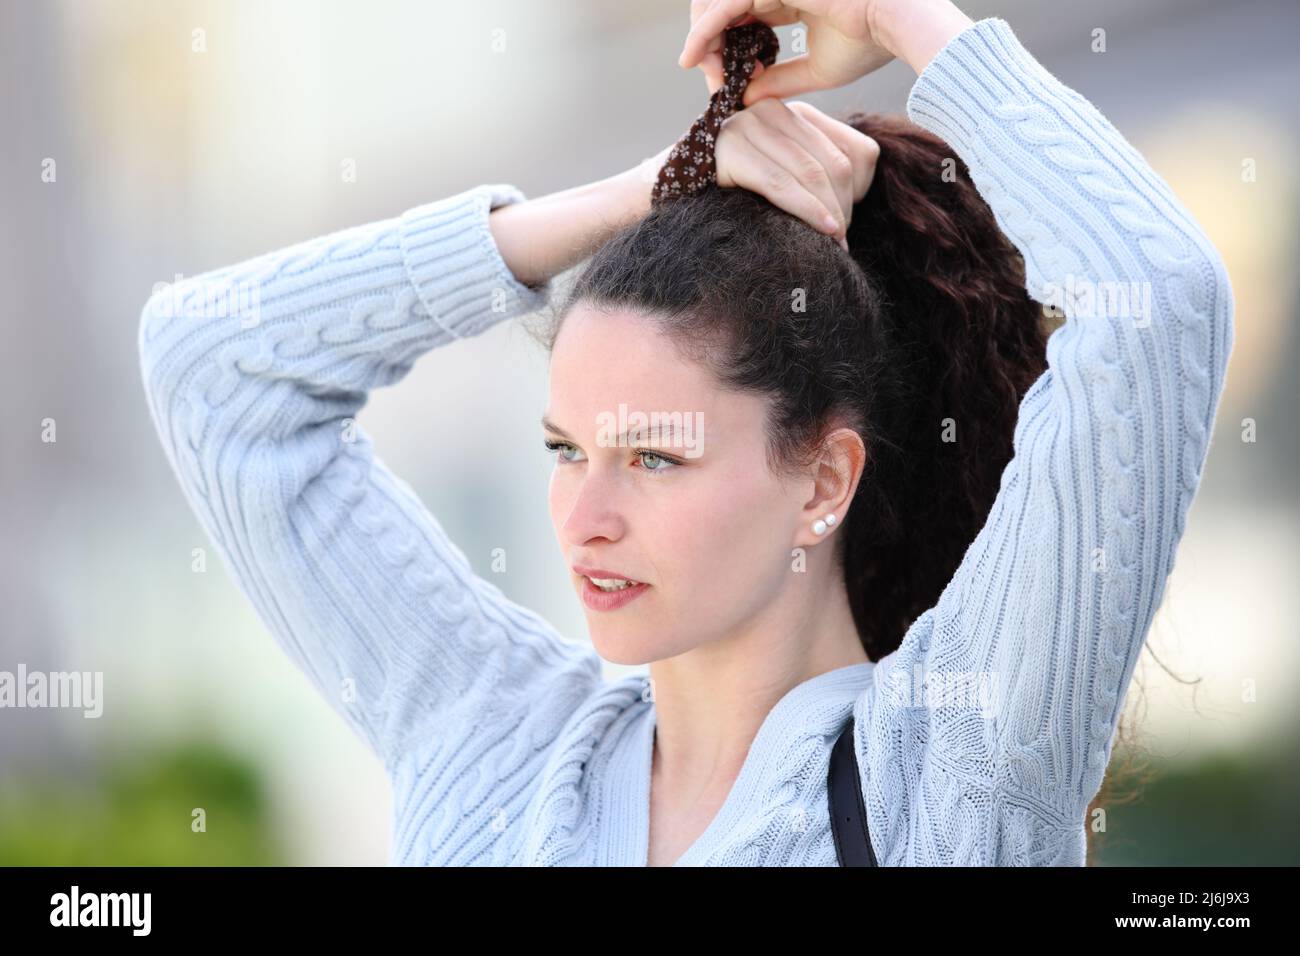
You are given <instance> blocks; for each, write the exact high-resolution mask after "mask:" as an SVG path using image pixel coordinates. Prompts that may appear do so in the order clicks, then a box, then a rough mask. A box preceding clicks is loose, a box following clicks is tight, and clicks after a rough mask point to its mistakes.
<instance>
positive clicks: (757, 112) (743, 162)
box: [714, 98, 880, 249]
mask: <svg viewBox="0 0 1300 956" xmlns="http://www.w3.org/2000/svg"><path fill="white" fill-rule="evenodd" d="M879 156H880V146H879V144H878V143H877V142H876V141H875V140H874V139H872V138H871V137H870V136H867V135H866V134H864V133H860V132H858V131H857V130H856V129H854V128H853V127H852V126H849V125H848V124H847V123H841V122H840V121H839V120H836V119H832V118H831V117H829V116H827V115H826V114H825V113H823V112H822V111H821V110H819V109H817V108H816V107H814V106H810V105H809V104H807V103H800V102H798V101H795V102H791V103H785V102H782V101H781V100H779V99H771V98H768V99H763V100H759V101H758V102H757V103H755V104H754V105H753V106H750V107H749V108H748V109H744V110H740V111H738V112H736V113H733V114H732V115H731V116H729V117H727V118H726V119H725V120H724V121H723V122H722V127H721V129H720V130H719V132H718V142H717V145H716V147H715V148H714V157H715V161H716V163H717V174H718V186H720V187H723V188H735V187H741V188H743V189H748V190H749V191H750V192H755V193H758V194H760V195H762V196H763V197H765V198H766V199H767V200H768V202H770V203H772V205H774V206H777V207H778V208H780V209H784V210H785V211H786V212H788V213H790V214H791V215H792V216H796V217H797V218H799V219H802V220H804V221H805V222H807V223H808V224H809V225H811V226H812V227H813V228H814V229H817V230H819V231H821V232H825V233H827V234H828V235H833V236H835V237H836V238H837V239H838V240H839V243H840V245H841V246H843V247H844V248H845V249H847V248H848V243H847V241H846V239H845V235H846V234H847V232H848V228H849V219H850V217H851V216H852V214H853V205H854V203H856V202H858V201H859V200H860V199H861V198H862V197H863V196H865V195H866V194H867V189H868V188H869V187H870V186H871V180H872V178H873V177H874V176H875V172H876V159H877V158H878V157H879Z"/></svg>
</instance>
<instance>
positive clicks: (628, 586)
mask: <svg viewBox="0 0 1300 956" xmlns="http://www.w3.org/2000/svg"><path fill="white" fill-rule="evenodd" d="M573 570H574V573H575V574H577V575H578V576H579V577H580V578H581V579H582V600H583V603H584V604H586V605H587V607H589V608H591V609H592V610H593V611H613V610H617V609H618V608H620V607H623V606H624V605H626V604H628V603H629V602H631V601H634V600H636V598H638V597H640V596H641V595H642V594H644V593H645V592H646V591H648V590H649V589H650V585H648V584H646V583H645V582H644V581H637V580H635V579H633V578H629V577H626V576H624V575H622V574H621V573H620V572H617V571H609V570H606V569H604V568H584V567H580V566H579V567H575V568H574V569H573Z"/></svg>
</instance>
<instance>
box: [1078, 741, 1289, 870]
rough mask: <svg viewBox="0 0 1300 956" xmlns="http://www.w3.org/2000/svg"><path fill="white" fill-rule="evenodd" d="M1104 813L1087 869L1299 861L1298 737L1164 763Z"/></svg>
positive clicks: (1270, 863) (1241, 864) (1250, 864)
mask: <svg viewBox="0 0 1300 956" xmlns="http://www.w3.org/2000/svg"><path fill="white" fill-rule="evenodd" d="M1135 796H1136V798H1135V799H1134V800H1133V801H1132V802H1130V803H1125V804H1122V805H1118V806H1114V807H1111V808H1109V809H1108V811H1107V817H1108V819H1107V827H1106V832H1105V833H1104V834H1100V835H1099V836H1100V840H1099V842H1098V844H1097V848H1096V851H1095V853H1094V854H1093V856H1092V858H1091V859H1090V861H1089V862H1090V864H1091V865H1093V866H1297V865H1300V817H1298V816H1297V813H1296V808H1297V807H1300V741H1298V740H1296V739H1292V740H1289V741H1280V742H1279V743H1278V744H1277V746H1275V747H1274V748H1270V749H1268V750H1262V751H1260V750H1256V751H1244V752H1241V753H1237V754H1219V755H1215V756H1212V757H1207V758H1205V759H1202V760H1197V761H1192V762H1186V763H1183V762H1173V763H1166V764H1164V765H1162V766H1160V767H1159V769H1158V770H1157V772H1156V774H1155V776H1154V778H1153V779H1152V780H1150V781H1148V782H1147V783H1145V784H1144V785H1142V786H1141V787H1140V788H1139V790H1138V792H1137V794H1136V795H1135Z"/></svg>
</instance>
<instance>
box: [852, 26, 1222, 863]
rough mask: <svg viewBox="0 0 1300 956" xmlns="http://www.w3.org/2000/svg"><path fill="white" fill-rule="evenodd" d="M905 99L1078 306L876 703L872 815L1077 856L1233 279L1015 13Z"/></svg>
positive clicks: (919, 853)
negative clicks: (919, 689) (956, 560)
mask: <svg viewBox="0 0 1300 956" xmlns="http://www.w3.org/2000/svg"><path fill="white" fill-rule="evenodd" d="M907 109H908V114H909V116H910V117H911V118H912V119H913V120H914V121H915V122H916V123H918V124H919V125H921V126H924V127H925V128H927V129H929V130H931V131H932V132H934V133H936V134H937V135H939V136H941V137H942V138H943V139H944V140H946V141H947V142H948V143H949V144H950V145H951V146H952V148H953V150H954V151H955V152H956V153H957V154H958V155H959V156H960V157H961V158H962V160H963V161H964V162H965V163H966V165H967V167H968V168H969V170H970V173H971V177H972V179H973V181H974V184H975V186H976V187H977V188H978V189H979V191H980V194H981V195H982V196H983V197H984V198H985V200H986V201H987V202H988V204H989V206H990V207H991V208H992V210H993V212H994V215H995V216H996V217H997V221H998V223H999V225H1000V226H1001V228H1002V230H1003V231H1004V232H1005V233H1006V234H1007V236H1008V237H1009V238H1010V239H1011V240H1012V241H1013V242H1014V243H1015V245H1016V247H1017V248H1018V249H1019V250H1020V252H1021V253H1022V254H1023V256H1024V260H1025V265H1026V273H1027V279H1026V285H1027V290H1028V293H1029V295H1030V296H1031V297H1032V298H1034V299H1036V300H1038V301H1040V302H1052V303H1054V304H1055V303H1063V308H1064V312H1065V314H1066V321H1065V324H1064V325H1063V326H1062V327H1061V328H1059V329H1057V330H1056V331H1055V332H1054V333H1053V334H1052V335H1051V337H1050V339H1049V341H1048V346H1047V359H1048V370H1047V371H1046V372H1044V374H1043V375H1042V376H1041V377H1040V378H1039V379H1038V380H1037V381H1036V382H1035V383H1034V385H1033V386H1032V387H1031V388H1030V389H1029V391H1028V393H1027V394H1026V395H1025V397H1024V400H1023V402H1022V403H1021V406H1020V412H1019V419H1018V422H1017V425H1016V429H1015V435H1014V457H1013V459H1012V460H1011V462H1010V463H1009V464H1008V465H1007V468H1006V470H1005V471H1004V473H1003V475H1002V483H1001V487H1000V490H999V493H998V495H997V498H996V500H995V502H994V504H993V507H992V510H991V512H990V515H989V518H988V521H987V523H986V524H985V525H984V527H983V529H982V530H981V531H980V533H979V535H978V536H977V537H976V538H975V541H974V542H973V543H972V544H971V546H970V548H969V550H968V551H967V553H966V555H965V557H964V558H963V560H962V563H961V566H960V567H959V568H958V570H957V572H956V574H955V575H954V577H953V579H952V581H951V582H950V583H949V585H948V586H947V588H946V589H945V590H944V592H943V594H942V596H941V597H940V599H939V601H938V602H937V604H936V605H935V606H934V607H933V608H931V609H929V610H928V611H926V612H925V613H924V614H923V615H922V616H921V617H920V618H919V619H918V620H917V621H916V622H915V623H914V624H913V626H912V628H911V629H910V630H909V632H908V634H907V636H906V638H905V639H904V641H903V644H902V646H901V647H900V648H899V649H898V650H897V651H896V652H894V653H893V654H891V655H889V656H888V657H886V658H885V659H884V660H883V661H881V662H880V664H879V666H878V668H877V672H876V678H877V680H876V685H875V687H874V688H872V689H871V690H870V691H869V692H867V693H866V694H864V697H863V699H862V700H860V701H859V702H858V705H857V711H856V713H857V716H858V718H859V731H858V741H857V743H858V747H859V753H860V754H861V755H862V764H863V784H864V795H865V798H866V803H867V807H868V813H869V814H870V817H869V819H870V823H871V828H872V832H873V836H874V837H875V839H876V844H877V852H878V853H879V854H881V856H882V862H883V863H886V864H898V863H911V862H931V863H941V862H952V861H961V862H968V863H969V862H974V863H985V864H987V863H992V862H1020V863H1037V864H1043V863H1060V862H1071V863H1082V862H1083V860H1082V851H1083V848H1084V842H1083V841H1084V832H1083V826H1082V824H1083V816H1084V813H1085V811H1086V809H1087V806H1088V804H1089V802H1090V801H1091V800H1092V798H1093V797H1094V796H1095V795H1096V793H1097V791H1098V790H1099V788H1100V786H1101V782H1102V779H1103V774H1104V772H1105V768H1106V764H1107V762H1108V760H1109V758H1110V753H1111V744H1112V742H1113V735H1114V731H1115V728H1116V725H1117V723H1118V720H1119V717H1120V712H1121V708H1122V705H1123V701H1124V695H1125V692H1126V690H1127V688H1128V686H1129V682H1130V679H1131V677H1132V674H1133V668H1134V664H1135V662H1136V660H1137V658H1138V655H1139V652H1140V650H1141V648H1142V645H1143V642H1144V639H1145V635H1146V633H1147V629H1148V627H1149V625H1150V623H1151V620H1152V617H1153V615H1154V614H1155V611H1156V609H1157V608H1158V607H1159V605H1160V602H1161V597H1162V595H1163V593H1164V587H1165V581H1166V578H1167V577H1168V575H1169V573H1170V570H1171V568H1172V566H1173V563H1174V554H1175V549H1176V547H1177V545H1178V542H1179V540H1180V538H1181V536H1182V534H1183V529H1184V526H1185V523H1186V519H1187V511H1188V508H1189V506H1190V504H1191V502H1192V497H1193V495H1194V493H1195V491H1196V487H1197V484H1198V482H1199V480H1200V477H1201V469H1202V466H1203V464H1204V461H1205V457H1206V453H1207V450H1208V445H1209V438H1210V431H1211V427H1212V425H1213V422H1214V417H1215V411H1216V409H1217V407H1218V402H1219V396H1220V394H1221V392H1222V389H1223V384H1224V377H1225V374H1226V370H1227V364H1228V355H1229V352H1230V351H1231V348H1232V342H1233V325H1232V323H1233V298H1232V291H1231V288H1230V286H1229V282H1228V277H1227V275H1226V272H1225V268H1224V264H1223V261H1222V259H1221V258H1220V256H1219V255H1218V253H1217V252H1216V251H1215V249H1214V247H1213V246H1212V245H1211V243H1210V241H1209V240H1208V239H1207V238H1206V236H1205V233H1204V232H1203V231H1202V230H1201V229H1200V227H1199V226H1198V225H1197V224H1196V223H1195V222H1194V221H1193V220H1192V217H1191V216H1190V215H1189V213H1188V211H1187V210H1186V208H1184V206H1183V205H1182V204H1181V203H1180V202H1179V201H1178V199H1177V198H1176V197H1175V196H1174V194H1173V193H1172V192H1171V191H1170V189H1169V187H1168V185H1167V184H1166V183H1165V182H1164V181H1163V180H1162V179H1161V178H1160V177H1159V176H1158V175H1157V174H1156V172H1155V171H1154V170H1153V169H1152V168H1151V167H1150V165H1148V164H1147V162H1146V161H1145V160H1144V159H1143V158H1142V156H1141V155H1139V154H1138V152H1137V151H1136V150H1135V149H1134V148H1133V147H1132V146H1131V145H1130V144H1129V143H1128V142H1127V141H1126V140H1125V139H1124V138H1123V136H1121V135H1120V133H1119V132H1118V131H1117V130H1116V129H1115V128H1114V127H1113V126H1112V125H1111V124H1110V123H1109V122H1108V121H1107V120H1106V119H1105V118H1104V117H1103V116H1102V115H1101V114H1100V113H1099V112H1098V111H1097V110H1096V108H1095V107H1093V106H1092V104H1091V103H1089V102H1088V100H1086V99H1085V98H1084V97H1082V96H1081V95H1079V94H1078V93H1076V92H1074V91H1073V90H1071V89H1069V88H1068V87H1066V86H1064V85H1063V84H1062V83H1061V82H1060V81H1059V80H1057V79H1056V78H1055V77H1053V76H1052V75H1051V74H1050V73H1048V72H1047V71H1046V70H1045V69H1044V68H1043V67H1042V66H1041V65H1040V64H1039V63H1038V62H1037V61H1036V60H1035V59H1034V58H1033V57H1032V56H1031V55H1030V54H1029V53H1028V52H1027V51H1026V50H1025V48H1024V47H1023V46H1022V45H1021V44H1020V43H1019V41H1018V40H1017V38H1016V37H1015V35H1014V34H1013V33H1012V31H1011V28H1010V27H1009V26H1008V25H1007V23H1006V22H1005V21H1003V20H1000V19H986V20H980V21H978V22H976V23H974V24H973V25H970V26H967V27H965V28H964V29H962V30H960V31H959V32H957V33H956V35H955V36H952V37H951V39H950V41H949V42H947V43H946V45H944V46H943V47H942V49H941V50H940V51H939V52H938V53H937V55H935V56H934V58H933V59H932V60H929V62H928V65H926V66H925V67H924V68H923V70H922V72H921V74H920V76H919V77H918V79H917V81H916V83H915V85H914V86H913V88H912V91H911V95H910V97H909V99H908V104H907ZM936 175H938V171H936ZM1059 293H1064V296H1063V297H1061V296H1060V295H1059ZM1117 302H1120V303H1123V304H1122V305H1119V307H1118V308H1117V307H1116V303H1117ZM918 670H919V671H920V672H921V673H922V674H923V675H925V678H924V679H925V682H926V684H928V685H931V686H930V687H928V688H927V691H926V692H927V693H933V692H934V691H935V690H936V689H937V688H938V686H939V685H940V682H942V683H943V684H945V685H947V686H949V687H950V688H951V686H952V685H951V683H950V680H951V679H955V678H957V677H959V676H960V675H964V674H971V675H976V676H977V677H982V678H985V679H987V680H989V681H991V684H989V685H988V687H989V688H990V689H991V690H992V692H993V696H992V698H990V699H989V707H988V708H987V709H985V708H984V707H982V706H979V705H976V704H974V703H971V702H970V701H967V702H960V701H953V700H952V699H951V698H949V699H948V700H947V701H939V702H936V703H933V704H931V705H926V703H925V701H924V700H917V699H916V698H915V696H914V694H913V688H914V687H916V686H919V685H920V682H919V681H917V680H916V677H917V671H918ZM990 815H992V817H993V820H994V822H992V823H986V822H984V821H987V820H988V819H989V816H990Z"/></svg>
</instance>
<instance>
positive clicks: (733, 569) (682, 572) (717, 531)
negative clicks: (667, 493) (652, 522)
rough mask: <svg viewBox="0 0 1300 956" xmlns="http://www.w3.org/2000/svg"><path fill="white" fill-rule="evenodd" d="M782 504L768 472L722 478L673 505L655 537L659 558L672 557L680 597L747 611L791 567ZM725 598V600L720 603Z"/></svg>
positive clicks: (695, 490)
mask: <svg viewBox="0 0 1300 956" xmlns="http://www.w3.org/2000/svg"><path fill="white" fill-rule="evenodd" d="M783 513H784V502H783V501H781V500H780V498H779V497H778V494H777V491H776V486H775V485H774V484H773V483H772V482H770V481H769V480H768V479H767V477H766V472H763V473H762V476H761V477H758V478H756V477H755V476H754V475H753V474H752V473H746V472H743V471H741V472H735V473H725V474H724V473H720V474H719V475H718V476H717V477H716V478H715V479H713V480H711V481H709V482H708V483H707V484H705V483H701V484H700V486H699V487H698V488H693V489H692V491H691V493H689V494H685V495H682V496H680V498H678V499H675V500H674V501H673V507H672V509H671V511H670V512H669V513H667V514H665V515H663V516H662V518H663V520H662V521H660V522H659V524H658V530H657V531H656V532H655V535H656V539H657V545H658V547H657V549H656V550H657V551H658V553H669V554H673V555H676V556H677V557H676V558H674V564H675V565H676V569H675V573H673V574H672V575H671V578H672V580H673V581H674V583H675V585H676V586H677V587H678V588H679V589H680V593H682V594H683V595H686V594H696V593H707V594H708V595H711V596H713V597H714V602H713V603H714V604H715V605H716V606H722V607H726V606H732V607H745V606H746V605H747V604H748V603H749V602H747V600H746V598H745V596H746V595H747V594H751V593H752V594H753V595H754V596H755V597H756V598H761V597H762V594H761V593H760V592H765V591H766V590H767V589H768V588H770V587H771V586H772V584H773V582H772V580H771V578H772V576H773V575H775V574H779V573H780V571H781V569H782V568H784V567H786V566H787V565H788V563H789V561H788V557H789V548H788V547H787V545H788V544H789V536H788V534H787V533H786V531H785V530H784V524H783V523H782V520H781V515H782V514H783ZM723 596H726V597H727V598H728V600H726V601H718V600H717V599H718V598H721V597H723Z"/></svg>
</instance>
